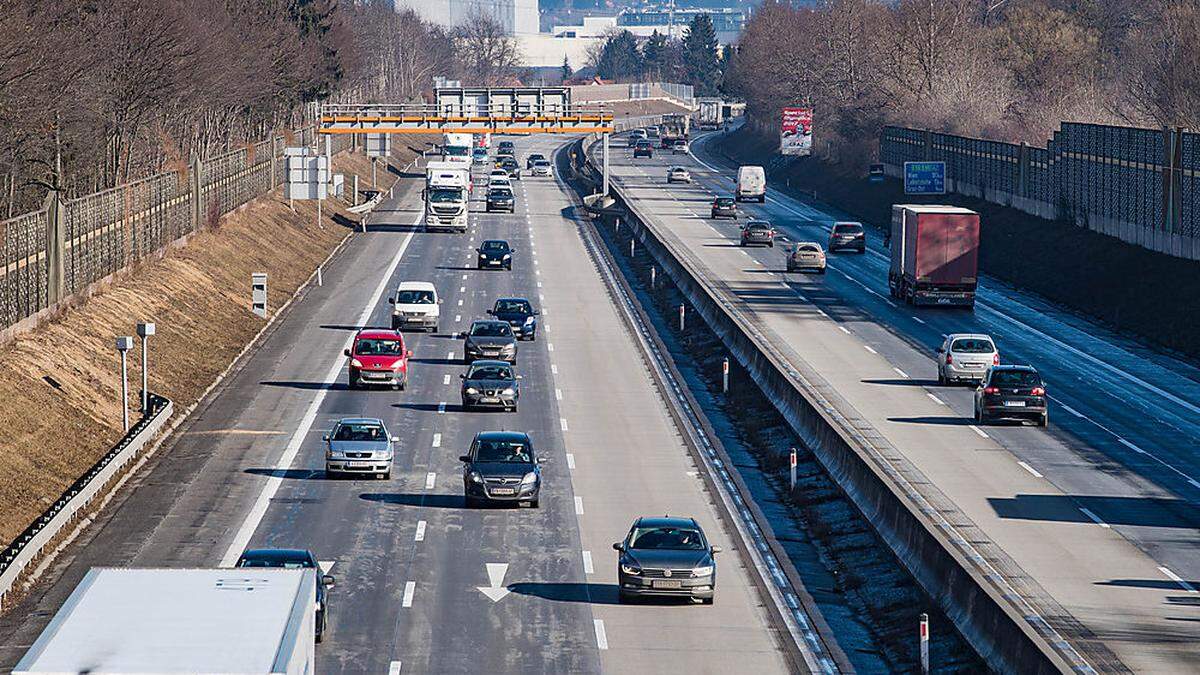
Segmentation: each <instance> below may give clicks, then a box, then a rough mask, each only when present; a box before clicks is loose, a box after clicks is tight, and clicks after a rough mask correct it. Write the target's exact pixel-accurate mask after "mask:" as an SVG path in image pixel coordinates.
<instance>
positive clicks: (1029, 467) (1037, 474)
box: [1017, 459, 1045, 478]
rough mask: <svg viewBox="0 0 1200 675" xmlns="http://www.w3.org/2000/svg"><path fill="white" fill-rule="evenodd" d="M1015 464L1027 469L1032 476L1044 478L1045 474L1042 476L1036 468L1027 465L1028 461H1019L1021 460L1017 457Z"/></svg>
mask: <svg viewBox="0 0 1200 675" xmlns="http://www.w3.org/2000/svg"><path fill="white" fill-rule="evenodd" d="M1017 464H1019V465H1020V466H1021V468H1022V469H1025V470H1026V471H1028V472H1029V473H1031V474H1033V477H1034V478H1045V476H1043V475H1042V474H1041V472H1039V471H1038V470H1037V469H1035V468H1033V467H1032V466H1030V465H1029V464H1028V463H1026V462H1023V461H1021V460H1019V459H1018V460H1017Z"/></svg>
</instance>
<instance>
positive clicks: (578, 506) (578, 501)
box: [575, 497, 583, 516]
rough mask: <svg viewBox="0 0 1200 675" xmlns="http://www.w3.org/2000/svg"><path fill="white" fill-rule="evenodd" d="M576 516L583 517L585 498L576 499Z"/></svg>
mask: <svg viewBox="0 0 1200 675" xmlns="http://www.w3.org/2000/svg"><path fill="white" fill-rule="evenodd" d="M575 515H577V516H582V515H583V497H576V498H575Z"/></svg>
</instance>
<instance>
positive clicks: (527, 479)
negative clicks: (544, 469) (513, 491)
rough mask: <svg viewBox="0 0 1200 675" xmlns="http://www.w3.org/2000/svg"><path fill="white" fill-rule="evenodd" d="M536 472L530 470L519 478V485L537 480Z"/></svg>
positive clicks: (530, 483) (529, 483)
mask: <svg viewBox="0 0 1200 675" xmlns="http://www.w3.org/2000/svg"><path fill="white" fill-rule="evenodd" d="M537 479H538V476H537V472H534V471H530V472H529V473H527V474H525V476H524V477H522V478H521V485H532V484H534V483H536V482H537Z"/></svg>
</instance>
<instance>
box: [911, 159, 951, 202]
mask: <svg viewBox="0 0 1200 675" xmlns="http://www.w3.org/2000/svg"><path fill="white" fill-rule="evenodd" d="M904 194H906V195H944V194H946V163H945V162H905V163H904Z"/></svg>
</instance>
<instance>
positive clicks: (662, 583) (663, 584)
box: [650, 579, 683, 588]
mask: <svg viewBox="0 0 1200 675" xmlns="http://www.w3.org/2000/svg"><path fill="white" fill-rule="evenodd" d="M650 583H651V584H652V585H653V587H654V588H683V582H682V581H676V580H674V579H661V580H660V579H655V580H654V581H652V582H650Z"/></svg>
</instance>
